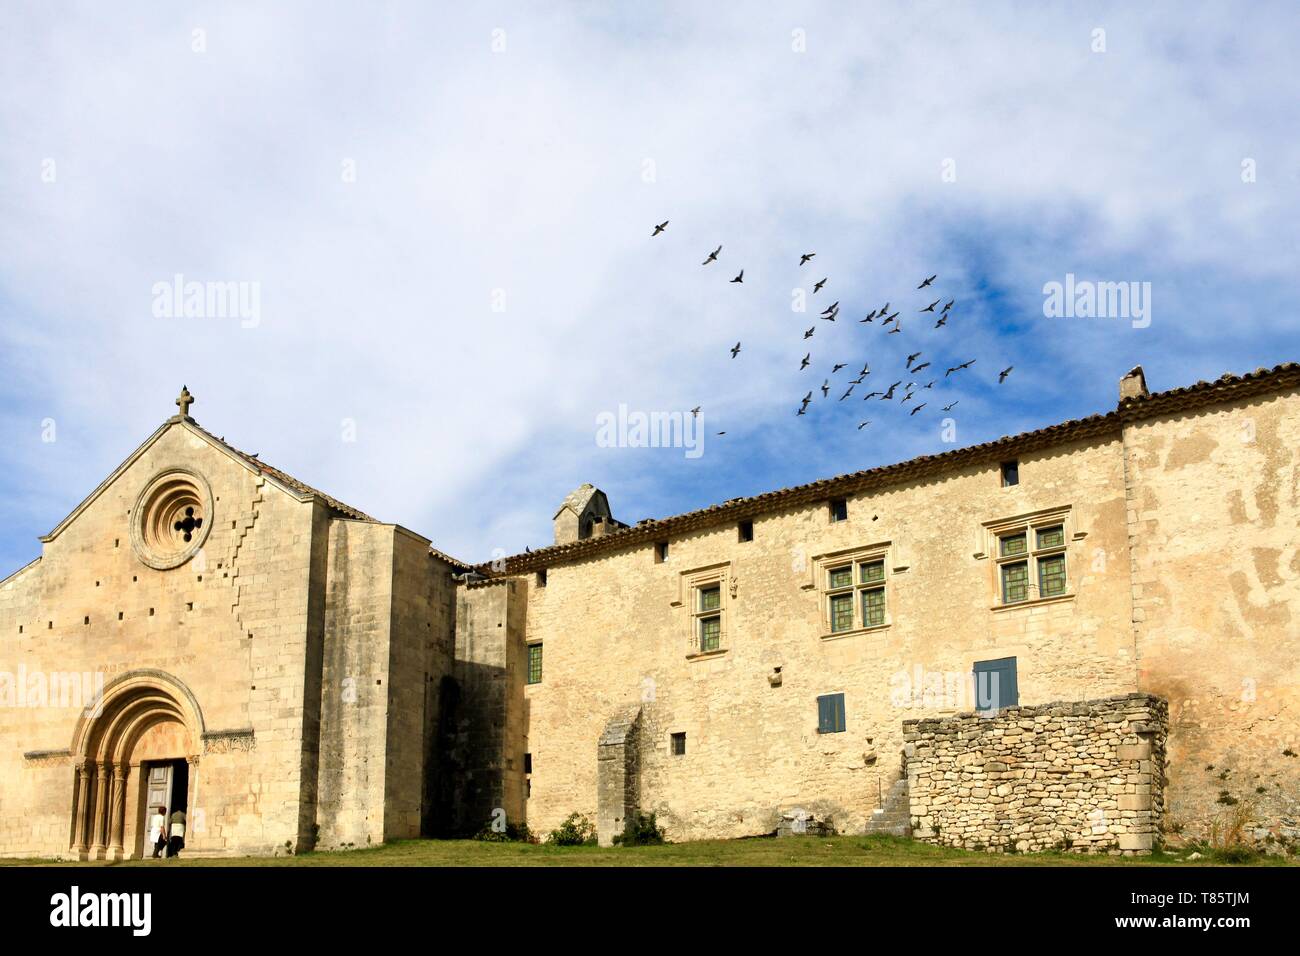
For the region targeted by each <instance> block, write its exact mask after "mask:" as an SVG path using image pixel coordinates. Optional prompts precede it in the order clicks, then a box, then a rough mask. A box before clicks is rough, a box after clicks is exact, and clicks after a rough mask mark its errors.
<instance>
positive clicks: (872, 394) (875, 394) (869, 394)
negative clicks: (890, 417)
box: [862, 392, 884, 402]
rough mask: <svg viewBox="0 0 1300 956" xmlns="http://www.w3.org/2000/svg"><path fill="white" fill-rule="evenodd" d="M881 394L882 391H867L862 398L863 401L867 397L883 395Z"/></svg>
mask: <svg viewBox="0 0 1300 956" xmlns="http://www.w3.org/2000/svg"><path fill="white" fill-rule="evenodd" d="M883 394H884V393H883V392H867V394H865V395H863V396H862V400H863V401H864V402H865V401H866V400H867V399H869V398H875V397H876V396H877V395H883Z"/></svg>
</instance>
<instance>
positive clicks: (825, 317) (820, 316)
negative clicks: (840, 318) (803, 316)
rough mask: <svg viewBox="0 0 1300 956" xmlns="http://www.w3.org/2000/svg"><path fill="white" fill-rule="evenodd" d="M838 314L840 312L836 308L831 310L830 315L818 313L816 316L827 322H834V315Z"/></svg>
mask: <svg viewBox="0 0 1300 956" xmlns="http://www.w3.org/2000/svg"><path fill="white" fill-rule="evenodd" d="M839 314H840V313H839V310H838V309H836V310H835V311H834V312H832V313H831V314H830V315H819V316H817V318H819V319H825V320H826V321H827V322H834V321H835V317H836V316H837V315H839Z"/></svg>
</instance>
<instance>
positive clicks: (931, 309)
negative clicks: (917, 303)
mask: <svg viewBox="0 0 1300 956" xmlns="http://www.w3.org/2000/svg"><path fill="white" fill-rule="evenodd" d="M938 304H939V300H938V299H935V300H934V301H933V302H931V303H930V304H929V305H927V306H926V307H925V308H924V309H919V310H918V311H920V312H933V311H934V307H935V306H936V305H938Z"/></svg>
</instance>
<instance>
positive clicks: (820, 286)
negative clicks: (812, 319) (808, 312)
mask: <svg viewBox="0 0 1300 956" xmlns="http://www.w3.org/2000/svg"><path fill="white" fill-rule="evenodd" d="M825 284H826V280H825V279H822V281H821V282H818V283H817V284H816V285H814V286H813V295H816V294H817V293H818V292H820V291H821V290H822V286H824V285H825Z"/></svg>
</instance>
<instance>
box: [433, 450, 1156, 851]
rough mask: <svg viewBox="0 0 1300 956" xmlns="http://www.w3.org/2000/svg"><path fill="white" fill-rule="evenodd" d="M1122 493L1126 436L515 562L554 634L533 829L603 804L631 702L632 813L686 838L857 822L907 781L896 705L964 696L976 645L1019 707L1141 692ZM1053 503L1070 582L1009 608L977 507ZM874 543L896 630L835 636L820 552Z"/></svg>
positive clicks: (1020, 511) (949, 706)
mask: <svg viewBox="0 0 1300 956" xmlns="http://www.w3.org/2000/svg"><path fill="white" fill-rule="evenodd" d="M1123 488H1124V478H1123V473H1122V461H1121V455H1120V452H1119V442H1118V436H1116V438H1115V440H1113V441H1110V440H1098V441H1092V442H1079V443H1073V444H1069V445H1064V446H1061V447H1058V448H1053V449H1051V450H1048V451H1044V452H1039V453H1034V454H1032V455H1031V454H1023V455H1021V457H1020V484H1019V485H1017V486H1013V487H1009V488H1004V487H1002V484H1001V481H1000V475H999V470H998V465H997V463H996V462H990V463H988V464H987V465H982V466H978V467H976V466H971V467H963V468H960V469H956V470H954V471H953V472H952V473H951V474H948V475H944V476H943V477H942V478H937V479H933V480H921V481H907V482H900V483H899V484H898V485H895V486H891V487H885V488H880V489H876V490H873V491H871V492H869V493H863V494H857V495H851V496H850V497H849V502H848V520H846V521H840V522H831V520H830V517H829V514H828V509H827V507H826V506H825V505H824V504H822V505H809V506H800V507H787V508H784V509H781V510H774V511H772V512H770V513H766V514H758V515H756V516H755V518H754V523H753V540H749V541H742V540H740V539H739V536H738V534H737V529H736V526H735V525H734V524H723V525H719V526H717V527H713V528H708V529H701V530H699V531H694V532H691V533H689V534H682V535H678V536H674V537H673V538H672V540H671V542H670V547H669V553H668V556H667V560H664V561H657V560H656V554H655V548H654V545H653V543H652V542H646V543H643V544H639V545H634V546H630V547H627V548H624V549H620V550H613V551H611V552H608V553H604V554H601V555H599V556H595V557H592V558H589V559H585V560H579V561H570V562H566V563H563V564H556V565H554V566H552V567H550V568H549V569H548V574H547V578H546V581H545V583H544V584H542V583H541V582H540V581H538V580H537V578H536V577H535V575H533V574H524V575H520V576H518V577H516V578H514V580H515V582H516V585H517V587H518V588H519V590H520V591H521V592H524V591H526V592H527V607H528V613H527V640H528V641H541V642H543V644H544V648H545V651H544V656H543V660H544V673H543V676H542V680H541V682H540V683H537V684H532V685H529V686H528V687H527V688H526V695H527V736H528V750H529V751H530V752H531V753H532V771H533V772H532V793H531V797H530V798H529V800H528V802H527V807H528V825H529V827H530V828H531V829H532V830H534V831H535V832H540V833H546V832H548V831H550V830H551V829H553V828H555V827H556V826H558V825H559V824H560V823H561V822H562V821H563V820H564V819H565V817H567V816H568V815H569V814H570V813H574V812H580V813H584V814H586V815H587V816H589V817H590V818H592V819H595V818H596V816H597V809H598V808H597V794H598V791H599V785H598V759H597V742H598V741H599V739H600V737H601V735H602V733H603V732H604V729H605V726H606V725H607V723H608V722H609V721H610V719H611V718H613V717H615V716H616V715H618V714H621V713H624V712H625V711H626V710H627V709H629V708H635V707H638V706H639V707H640V708H641V715H642V716H641V724H640V733H639V747H638V749H639V757H640V765H639V776H640V791H641V805H640V809H641V810H642V811H644V812H647V813H651V812H653V813H655V814H656V815H657V817H658V822H659V823H660V824H661V825H662V826H664V827H665V829H666V830H667V834H668V837H669V838H670V839H673V840H691V839H709V838H728V837H742V836H752V835H758V834H765V833H772V832H774V831H775V830H776V829H777V828H778V826H779V824H780V821H781V820H782V818H783V814H786V813H794V812H798V811H802V812H803V813H805V814H806V815H807V816H810V817H813V818H815V819H817V820H821V821H826V822H827V823H829V824H830V825H832V826H834V828H835V829H836V830H837V831H838V832H840V833H861V832H863V831H864V830H865V828H866V827H867V825H868V823H869V821H870V820H871V819H872V812H873V811H874V810H875V809H876V808H877V807H878V806H880V805H881V801H882V800H883V798H884V796H885V795H886V794H888V792H889V789H890V787H891V786H892V785H893V783H894V781H896V780H897V779H898V777H899V773H900V763H899V757H898V755H899V754H900V753H901V751H902V747H903V739H902V723H903V720H904V719H906V718H909V717H923V716H926V717H928V716H942V715H945V714H948V715H951V714H955V713H959V712H960V711H962V710H967V709H971V708H972V707H973V706H974V704H973V702H972V701H970V700H968V699H967V698H966V696H965V690H964V689H965V688H966V686H967V685H968V684H969V675H970V673H971V670H972V666H973V665H974V663H975V662H976V661H983V660H994V659H998V658H1004V657H1015V658H1017V661H1018V680H1019V687H1020V699H1021V700H1022V701H1024V702H1026V703H1038V702H1043V701H1051V700H1084V699H1088V698H1093V697H1103V696H1107V695H1111V694H1122V693H1128V692H1131V691H1134V690H1136V689H1137V687H1136V684H1135V677H1136V669H1135V666H1134V659H1133V643H1132V641H1133V635H1132V630H1131V627H1130V622H1129V618H1130V614H1131V599H1130V596H1129V586H1128V562H1127V558H1126V548H1127V530H1126V527H1125V522H1124V494H1123ZM1058 508H1059V509H1065V510H1067V511H1068V518H1067V523H1068V526H1069V527H1070V528H1071V531H1072V533H1071V534H1070V535H1069V537H1068V551H1069V555H1068V561H1069V575H1070V580H1071V582H1072V584H1071V594H1070V595H1069V596H1067V597H1065V598H1063V599H1048V600H1044V601H1034V602H1028V603H1026V604H1024V605H1021V606H1012V607H998V606H996V605H997V598H996V577H995V573H996V569H995V568H994V567H993V565H994V561H993V560H992V559H991V557H990V555H989V552H988V550H987V549H988V547H989V545H988V541H987V535H986V529H985V526H984V523H985V522H988V521H992V520H996V519H1005V518H1010V517H1013V516H1018V515H1030V514H1038V513H1041V512H1043V511H1044V510H1049V509H1058ZM869 546H880V547H882V549H883V550H885V551H886V552H887V553H888V565H887V569H886V576H887V590H888V594H887V600H886V603H887V614H888V618H887V621H886V625H885V626H884V627H876V628H870V629H863V630H857V631H852V632H849V633H846V634H833V633H830V629H829V627H828V625H827V622H826V604H827V602H826V598H825V595H824V594H823V591H822V583H823V582H824V579H825V575H824V568H825V566H826V562H827V561H828V560H830V558H829V557H828V556H831V555H838V554H842V553H845V552H847V551H851V550H852V549H857V548H865V547H869ZM1103 552H1104V553H1105V554H1107V555H1109V556H1110V560H1106V561H1100V560H1098V559H1097V556H1098V554H1099V553H1103ZM699 574H717V575H718V576H719V577H720V579H721V580H723V581H724V582H725V586H724V587H723V589H722V601H723V604H724V622H723V634H722V640H721V647H720V649H719V651H717V652H713V653H708V654H700V653H696V651H697V650H698V648H697V647H696V646H695V644H694V641H693V632H692V618H691V613H690V607H689V606H688V605H689V602H690V600H691V595H690V591H689V584H690V582H691V581H692V580H694V579H695V578H696V576H697V575H699ZM485 624H490V625H491V627H493V628H495V621H492V622H485ZM461 626H462V625H460V623H459V622H458V628H459V627H461ZM457 657H458V658H461V657H462V654H461V652H460V651H459V649H458V654H457ZM778 669H779V670H778ZM837 692H838V693H843V694H844V710H845V730H844V732H843V733H827V734H823V733H818V704H817V698H818V697H819V696H820V695H823V694H831V693H837ZM675 733H681V734H685V737H686V740H685V753H682V754H678V753H675V752H674V751H673V749H672V735H673V734H675Z"/></svg>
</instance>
